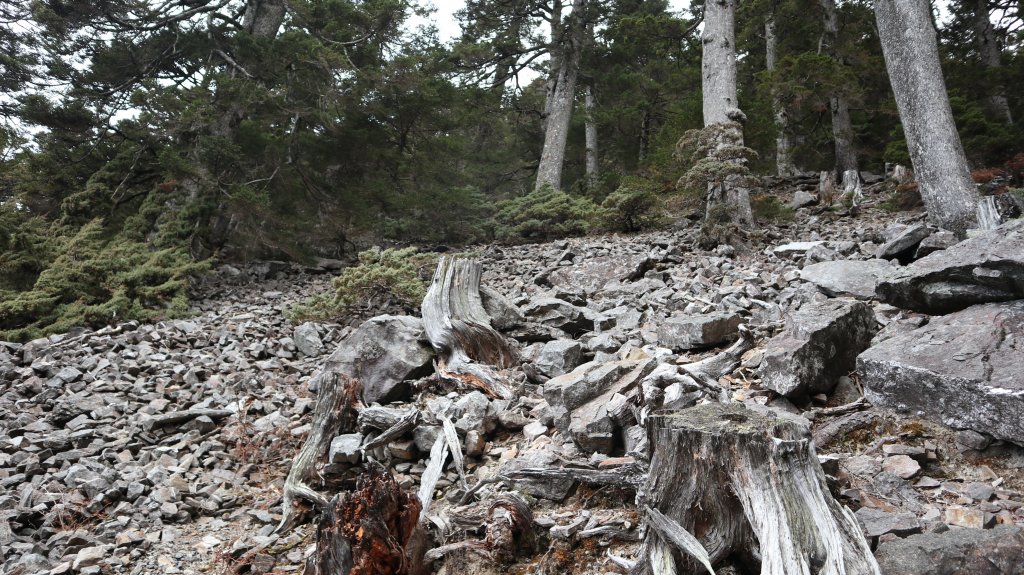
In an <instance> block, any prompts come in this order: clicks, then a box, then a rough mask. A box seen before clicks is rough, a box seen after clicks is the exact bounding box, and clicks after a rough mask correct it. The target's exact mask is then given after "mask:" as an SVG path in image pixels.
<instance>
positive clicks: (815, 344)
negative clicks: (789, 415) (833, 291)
mask: <svg viewBox="0 0 1024 575" xmlns="http://www.w3.org/2000/svg"><path fill="white" fill-rule="evenodd" d="M877 331H878V327H877V325H876V324H875V314H874V313H873V312H872V311H871V308H870V307H869V306H868V305H867V304H865V303H862V302H851V301H845V300H829V301H826V302H822V303H814V304H806V305H804V306H803V307H802V308H800V310H799V311H797V312H796V313H794V314H793V315H792V316H791V318H790V322H789V326H788V327H787V328H786V330H785V331H783V332H782V333H780V334H779V335H777V336H775V337H773V338H772V339H771V340H770V341H769V342H768V344H767V346H766V347H765V352H764V358H763V359H762V360H761V365H760V367H759V371H760V374H761V384H762V385H763V386H764V387H767V388H768V389H771V390H773V391H776V392H778V393H781V394H782V395H786V396H799V395H805V394H814V393H828V392H829V391H831V390H832V388H833V387H834V386H835V385H836V382H837V381H838V380H839V377H840V376H844V375H846V374H848V373H849V372H851V371H853V368H854V364H855V360H856V358H857V354H859V353H860V352H861V351H863V350H865V349H867V347H868V346H869V345H870V344H871V338H872V337H873V336H874V335H875V332H877Z"/></svg>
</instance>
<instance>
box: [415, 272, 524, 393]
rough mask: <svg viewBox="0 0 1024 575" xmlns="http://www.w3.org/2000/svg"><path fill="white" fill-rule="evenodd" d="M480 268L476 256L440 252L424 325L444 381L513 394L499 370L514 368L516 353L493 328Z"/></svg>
mask: <svg viewBox="0 0 1024 575" xmlns="http://www.w3.org/2000/svg"><path fill="white" fill-rule="evenodd" d="M481 270H482V266H481V265H480V262H478V261H476V260H469V259H459V258H449V257H442V258H441V261H439V262H438V263H437V270H435V271H434V278H433V280H431V282H430V288H429V289H428V290H427V295H426V296H425V297H424V298H423V304H422V316H423V328H424V330H425V331H426V334H427V339H429V340H430V345H431V346H433V348H434V352H435V353H436V354H437V359H436V360H435V364H434V369H435V370H436V371H437V375H438V377H440V378H441V380H442V381H446V382H449V383H454V384H462V385H468V386H471V387H476V388H478V389H480V390H481V391H483V392H484V393H486V394H487V395H489V396H491V397H494V398H499V399H513V398H514V396H515V392H514V390H513V389H512V387H511V385H509V382H508V380H507V378H506V377H505V376H504V375H503V374H502V373H501V372H500V370H503V369H506V368H509V367H512V366H513V365H514V364H515V363H516V361H517V359H518V354H517V353H516V351H515V348H514V347H513V346H512V344H511V343H510V342H509V340H507V339H505V337H504V336H502V335H501V334H500V333H498V332H497V331H496V330H495V329H494V328H493V327H491V320H490V317H489V316H488V315H487V312H486V311H485V310H484V306H483V302H482V301H481V298H480V272H481Z"/></svg>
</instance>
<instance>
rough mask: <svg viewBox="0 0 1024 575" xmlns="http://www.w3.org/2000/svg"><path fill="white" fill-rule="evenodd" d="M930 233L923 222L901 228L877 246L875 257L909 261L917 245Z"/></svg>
mask: <svg viewBox="0 0 1024 575" xmlns="http://www.w3.org/2000/svg"><path fill="white" fill-rule="evenodd" d="M931 233H932V231H931V230H930V229H928V226H926V225H924V224H916V225H913V226H907V227H905V228H902V229H900V230H899V231H897V232H896V233H894V234H893V235H892V237H891V238H889V239H888V240H887V241H886V242H885V243H884V244H882V245H881V246H880V247H879V248H878V252H876V253H875V257H877V258H879V259H885V260H888V259H893V258H897V259H900V260H901V261H909V260H910V258H911V256H912V255H913V253H914V250H915V249H916V248H917V245H918V244H920V243H921V241H922V240H924V239H925V238H927V237H928V236H930V235H931Z"/></svg>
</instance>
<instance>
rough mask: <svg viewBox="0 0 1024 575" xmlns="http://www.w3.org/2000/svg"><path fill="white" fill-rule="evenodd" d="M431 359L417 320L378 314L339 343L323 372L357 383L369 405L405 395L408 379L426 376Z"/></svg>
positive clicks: (425, 338) (428, 346)
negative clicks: (329, 372)
mask: <svg viewBox="0 0 1024 575" xmlns="http://www.w3.org/2000/svg"><path fill="white" fill-rule="evenodd" d="M433 357H434V352H433V350H432V349H431V348H430V343H429V342H428V341H427V336H426V334H425V333H424V331H423V321H422V320H421V319H420V318H418V317H412V316H406V315H380V316H377V317H373V318H370V319H368V320H366V321H365V322H363V324H362V325H360V326H359V328H357V329H356V330H355V331H354V332H352V333H351V334H350V335H349V336H348V337H346V338H345V339H344V340H342V342H341V344H340V345H339V346H338V349H336V350H335V351H334V353H332V354H331V356H330V357H329V358H327V364H326V367H325V369H326V370H329V371H333V372H334V373H338V374H342V375H346V376H349V377H352V378H355V379H357V380H359V383H360V384H361V385H362V388H363V402H365V403H366V404H367V405H369V404H371V403H373V402H379V403H387V402H389V401H396V400H398V399H402V398H403V397H405V396H406V395H408V392H409V386H408V383H407V382H408V380H412V379H418V378H420V377H423V376H426V375H429V374H430V372H431V371H432V370H433V367H432V365H431V360H432V359H433Z"/></svg>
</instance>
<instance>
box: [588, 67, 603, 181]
mask: <svg viewBox="0 0 1024 575" xmlns="http://www.w3.org/2000/svg"><path fill="white" fill-rule="evenodd" d="M584 105H585V106H586V109H587V118H586V126H585V130H584V131H585V132H586V144H587V185H588V186H594V185H596V184H597V178H598V176H599V175H600V174H599V173H598V170H599V167H598V155H597V119H596V118H595V115H596V114H597V98H595V97H594V86H593V84H592V83H588V84H587V87H586V92H585V93H584Z"/></svg>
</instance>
